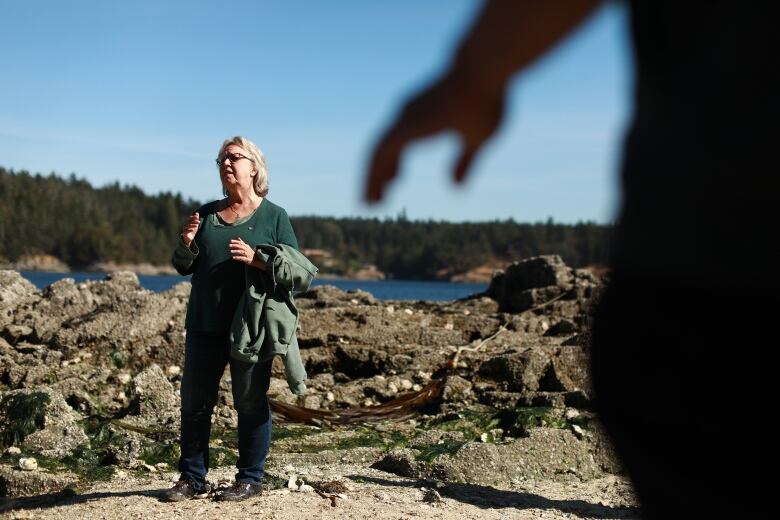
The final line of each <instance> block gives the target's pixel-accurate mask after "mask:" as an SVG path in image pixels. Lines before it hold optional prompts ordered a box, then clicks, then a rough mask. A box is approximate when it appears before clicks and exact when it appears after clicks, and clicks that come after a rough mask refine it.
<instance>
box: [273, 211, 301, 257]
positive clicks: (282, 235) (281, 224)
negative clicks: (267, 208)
mask: <svg viewBox="0 0 780 520" xmlns="http://www.w3.org/2000/svg"><path fill="white" fill-rule="evenodd" d="M276 243H277V244H286V245H288V246H292V247H294V248H295V249H298V239H297V238H295V231H294V230H293V227H292V223H291V222H290V217H288V216H287V212H286V211H285V210H283V209H282V210H281V211H280V212H279V216H278V217H277V219H276Z"/></svg>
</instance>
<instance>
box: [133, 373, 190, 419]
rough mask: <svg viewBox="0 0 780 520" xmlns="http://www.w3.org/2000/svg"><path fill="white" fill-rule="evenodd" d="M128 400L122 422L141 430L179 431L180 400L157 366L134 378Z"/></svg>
mask: <svg viewBox="0 0 780 520" xmlns="http://www.w3.org/2000/svg"><path fill="white" fill-rule="evenodd" d="M129 397H130V405H129V407H128V415H127V416H126V417H125V418H124V419H123V420H124V421H126V422H128V423H130V424H132V425H134V426H140V427H143V428H150V429H167V430H172V431H178V430H179V427H180V422H181V417H180V408H181V398H180V396H179V393H178V392H176V391H175V390H174V388H173V385H172V384H171V382H170V381H168V378H167V377H165V374H164V373H163V371H162V369H161V368H160V366H159V365H156V364H153V365H151V366H150V367H149V368H146V369H145V370H143V371H142V372H141V373H139V374H138V375H137V376H135V378H134V379H133V383H132V387H131V389H130V396H129Z"/></svg>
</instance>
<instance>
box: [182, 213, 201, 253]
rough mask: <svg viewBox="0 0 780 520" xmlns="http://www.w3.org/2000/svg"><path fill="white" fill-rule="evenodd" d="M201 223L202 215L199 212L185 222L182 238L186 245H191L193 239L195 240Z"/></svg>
mask: <svg viewBox="0 0 780 520" xmlns="http://www.w3.org/2000/svg"><path fill="white" fill-rule="evenodd" d="M199 225H200V215H198V213H197V212H195V213H193V214H192V215H190V216H189V218H187V222H185V223H184V227H183V228H182V229H181V239H182V240H183V241H184V245H185V246H187V247H190V244H192V241H193V240H195V233H197V232H198V226H199Z"/></svg>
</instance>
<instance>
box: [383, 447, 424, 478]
mask: <svg viewBox="0 0 780 520" xmlns="http://www.w3.org/2000/svg"><path fill="white" fill-rule="evenodd" d="M417 453H418V452H417V451H416V450H411V449H409V448H401V449H396V450H392V451H391V452H390V453H388V454H387V455H385V456H384V457H383V458H382V459H381V460H379V461H377V462H375V463H374V464H372V465H371V467H372V468H374V469H379V470H382V471H387V472H388V473H394V474H396V475H400V476H402V477H411V478H418V477H421V476H422V473H421V471H420V464H419V463H418V462H417V461H416V460H415V455H416V454H417Z"/></svg>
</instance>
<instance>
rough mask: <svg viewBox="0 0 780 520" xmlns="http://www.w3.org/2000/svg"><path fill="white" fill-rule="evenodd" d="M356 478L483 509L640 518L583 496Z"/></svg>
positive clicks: (626, 509) (633, 510)
mask: <svg viewBox="0 0 780 520" xmlns="http://www.w3.org/2000/svg"><path fill="white" fill-rule="evenodd" d="M347 478H349V479H352V480H354V481H356V482H368V483H372V484H377V485H381V486H396V487H416V488H420V487H426V488H429V489H435V490H436V491H438V492H439V494H440V495H441V496H443V497H447V498H451V499H453V500H457V501H459V502H463V503H466V504H471V505H474V506H477V507H481V508H483V509H487V508H504V507H506V508H509V507H513V508H517V509H555V510H557V511H560V512H562V513H570V514H573V515H576V516H579V517H582V518H640V516H641V511H640V509H639V508H638V507H631V506H624V507H612V506H605V505H602V504H591V503H590V502H585V501H584V500H551V499H549V498H545V497H543V496H540V495H534V494H532V493H523V492H519V491H505V490H501V489H496V488H492V487H489V486H479V485H474V484H458V483H448V482H441V481H433V480H401V481H399V480H388V479H383V478H377V477H368V476H364V475H347Z"/></svg>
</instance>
